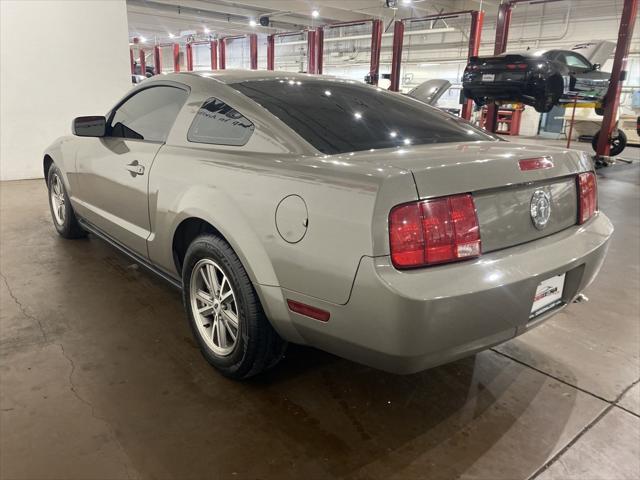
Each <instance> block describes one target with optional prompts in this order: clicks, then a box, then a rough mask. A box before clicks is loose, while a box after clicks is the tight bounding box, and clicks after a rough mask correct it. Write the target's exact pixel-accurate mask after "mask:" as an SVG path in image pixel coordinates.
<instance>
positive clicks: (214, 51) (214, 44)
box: [209, 40, 218, 70]
mask: <svg viewBox="0 0 640 480" xmlns="http://www.w3.org/2000/svg"><path fill="white" fill-rule="evenodd" d="M209 46H210V48H211V70H217V69H218V41H217V40H211V42H209Z"/></svg>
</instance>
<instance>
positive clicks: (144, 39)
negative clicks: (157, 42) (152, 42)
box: [138, 36, 147, 43]
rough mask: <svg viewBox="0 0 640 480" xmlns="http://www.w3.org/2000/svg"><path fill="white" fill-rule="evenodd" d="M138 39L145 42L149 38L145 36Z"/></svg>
mask: <svg viewBox="0 0 640 480" xmlns="http://www.w3.org/2000/svg"><path fill="white" fill-rule="evenodd" d="M138 40H140V42H141V43H144V42H146V41H147V39H146V38H145V37H143V36H140V37H138Z"/></svg>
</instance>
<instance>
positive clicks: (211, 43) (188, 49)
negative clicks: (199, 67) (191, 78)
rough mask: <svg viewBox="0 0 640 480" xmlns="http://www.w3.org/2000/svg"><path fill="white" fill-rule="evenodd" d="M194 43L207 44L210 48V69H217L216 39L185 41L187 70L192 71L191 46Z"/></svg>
mask: <svg viewBox="0 0 640 480" xmlns="http://www.w3.org/2000/svg"><path fill="white" fill-rule="evenodd" d="M194 45H209V48H210V49H211V70H217V69H218V41H217V40H202V41H197V42H187V46H186V52H187V71H188V72H192V71H193V47H194Z"/></svg>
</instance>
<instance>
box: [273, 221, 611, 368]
mask: <svg viewBox="0 0 640 480" xmlns="http://www.w3.org/2000/svg"><path fill="white" fill-rule="evenodd" d="M612 232H613V227H612V225H611V223H610V222H609V220H608V218H607V217H606V216H605V215H604V214H602V213H600V214H598V215H597V216H596V217H595V218H593V219H592V220H590V221H589V222H587V223H586V224H585V225H582V226H575V227H571V228H569V229H566V230H564V231H562V232H559V233H556V234H553V235H550V236H549V237H546V238H543V239H539V240H536V241H535V242H530V243H528V244H524V245H520V246H516V247H511V248H507V249H504V250H500V251H496V252H492V253H489V254H486V255H484V256H482V257H480V258H479V259H477V260H473V261H467V262H461V263H455V264H450V265H444V266H437V267H431V268H423V269H417V270H410V271H398V270H396V269H395V268H394V267H393V266H392V265H391V264H390V261H389V257H363V258H362V261H361V262H360V266H359V268H358V272H357V274H356V278H355V280H354V284H353V289H352V292H351V296H350V298H349V301H348V302H347V303H346V304H345V305H335V304H331V303H326V302H322V301H320V300H318V299H315V298H310V297H307V296H305V295H301V294H299V293H296V292H293V291H286V290H282V291H281V294H282V297H281V299H280V301H281V302H284V298H288V299H292V300H297V301H299V302H303V303H307V304H310V305H313V306H315V307H318V308H322V309H325V310H328V311H329V312H330V313H331V318H330V319H329V321H328V322H320V321H317V320H313V319H311V318H308V317H305V316H302V315H299V314H296V313H293V312H289V311H287V313H286V314H287V316H288V318H287V319H284V318H282V317H281V316H280V318H281V320H282V321H281V322H274V323H276V324H277V323H281V325H280V327H282V328H278V325H276V328H277V329H278V330H279V331H281V333H282V330H283V329H284V330H287V329H291V327H293V329H295V334H292V335H288V336H289V337H290V338H289V339H290V340H292V341H296V342H299V343H305V344H308V345H312V346H315V347H318V348H320V349H322V350H326V351H329V352H331V353H334V354H337V355H339V356H341V357H345V358H348V359H351V360H354V361H357V362H360V363H363V364H367V365H371V366H374V367H376V368H379V369H382V370H387V371H391V372H395V373H413V372H417V371H420V370H423V369H426V368H430V367H433V366H436V365H439V364H442V363H446V362H449V361H452V360H455V359H457V358H460V357H463V356H467V355H470V354H473V353H475V352H478V351H480V350H484V349H486V348H489V347H491V346H493V345H495V344H498V343H501V342H504V341H506V340H509V339H511V338H513V337H514V336H516V335H519V334H521V333H524V332H525V331H527V330H529V329H530V328H533V327H534V326H536V325H538V324H540V323H542V322H543V321H544V320H546V319H547V318H549V317H550V316H552V315H553V314H555V313H557V312H558V311H559V310H561V309H562V308H564V307H566V306H567V305H568V304H570V303H571V302H572V301H573V300H574V299H575V297H576V296H577V295H578V294H579V293H580V292H581V291H582V290H583V289H584V288H585V287H586V286H587V285H588V284H589V283H590V282H591V281H592V280H593V279H594V277H595V275H596V274H597V272H598V270H599V269H600V267H601V265H602V262H603V260H604V258H605V254H606V251H607V247H608V241H609V237H610V236H611V234H612ZM562 273H566V274H567V275H566V281H565V286H564V292H563V298H562V300H563V304H562V305H561V306H560V307H557V308H555V309H553V310H552V311H550V312H547V313H544V314H542V315H541V316H539V317H536V318H534V319H533V320H531V321H530V320H529V314H530V311H531V306H532V301H533V296H534V293H535V291H536V287H537V286H538V284H539V283H540V282H541V281H542V280H545V279H547V278H550V277H553V276H555V275H559V274H562ZM278 290H280V289H278ZM262 296H263V295H261V297H262ZM283 297H284V298H283ZM271 301H272V302H273V301H275V298H273V297H272V298H271ZM267 310H268V313H271V312H269V309H267ZM279 310H280V313H281V314H283V313H284V312H283V311H282V308H279ZM270 318H271V315H270ZM284 324H286V325H284ZM285 336H287V335H286V333H285Z"/></svg>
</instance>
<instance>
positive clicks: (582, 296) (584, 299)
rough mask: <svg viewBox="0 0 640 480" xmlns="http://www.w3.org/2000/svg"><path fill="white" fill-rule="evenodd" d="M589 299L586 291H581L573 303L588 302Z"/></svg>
mask: <svg viewBox="0 0 640 480" xmlns="http://www.w3.org/2000/svg"><path fill="white" fill-rule="evenodd" d="M588 301H589V297H587V296H586V295H585V294H584V293H579V294H578V296H577V297H576V298H575V300H574V301H573V303H587V302H588Z"/></svg>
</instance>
